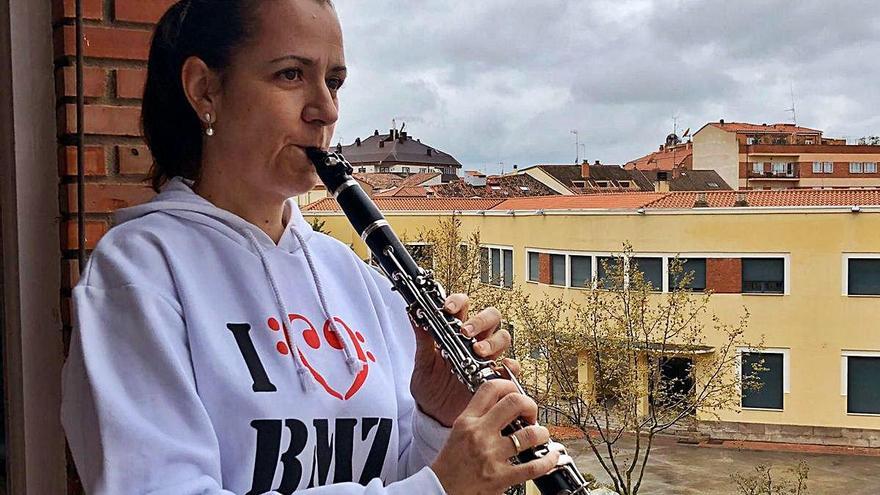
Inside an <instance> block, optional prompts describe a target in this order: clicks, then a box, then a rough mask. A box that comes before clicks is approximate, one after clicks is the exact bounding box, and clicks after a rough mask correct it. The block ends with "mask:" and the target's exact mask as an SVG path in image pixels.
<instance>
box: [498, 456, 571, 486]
mask: <svg viewBox="0 0 880 495" xmlns="http://www.w3.org/2000/svg"><path fill="white" fill-rule="evenodd" d="M557 462H559V452H557V451H555V450H554V451H551V452H550V453H549V454H547V455H546V456H544V457H541V458H539V459H535V460H534V461H529V462H527V463H525V464H517V465H515V466H510V468H509V469H508V470H507V474H506V475H505V476H504V481H505V484H508V486H513V485H519V484H520V483H525V482H526V481H529V480H533V479H535V478H539V477H541V476H544V475H545V474H547V473H549V472H550V471H552V470H553V468H555V467H556V463H557Z"/></svg>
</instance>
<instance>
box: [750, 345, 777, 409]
mask: <svg viewBox="0 0 880 495" xmlns="http://www.w3.org/2000/svg"><path fill="white" fill-rule="evenodd" d="M740 359H741V361H740V363H741V369H742V375H741V376H742V378H743V379H744V380H746V379H747V378H748V377H750V376H755V377H756V378H757V380H758V381H759V382H760V383H761V387H760V388H759V389H757V390H754V389H749V390H744V391H743V393H742V407H744V408H754V409H776V410H779V411H781V410H782V405H783V393H784V392H785V365H786V363H785V354H783V353H781V352H743V353H742V354H741V355H740Z"/></svg>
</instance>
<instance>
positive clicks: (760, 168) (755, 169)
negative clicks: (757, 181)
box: [752, 162, 764, 174]
mask: <svg viewBox="0 0 880 495" xmlns="http://www.w3.org/2000/svg"><path fill="white" fill-rule="evenodd" d="M752 173H753V174H763V173H764V162H755V163H753V164H752Z"/></svg>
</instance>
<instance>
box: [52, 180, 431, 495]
mask: <svg viewBox="0 0 880 495" xmlns="http://www.w3.org/2000/svg"><path fill="white" fill-rule="evenodd" d="M285 222H286V223H287V227H286V228H285V231H284V234H283V235H282V237H281V239H280V241H279V242H278V244H277V245H276V244H275V243H274V242H273V241H272V240H271V239H270V238H269V236H267V235H266V234H265V233H264V232H263V231H261V230H260V229H259V228H257V227H256V226H254V225H252V224H250V223H248V222H246V221H245V220H243V219H242V218H240V217H238V216H236V215H234V214H232V213H229V212H227V211H225V210H221V209H219V208H217V207H215V206H213V205H212V204H211V203H210V202H208V201H207V200H205V199H204V198H201V197H200V196H198V195H196V194H195V193H193V191H192V190H191V189H190V188H189V186H188V184H187V181H184V180H182V179H180V178H176V179H174V180H172V181H170V182H169V183H168V184H167V185H166V186H165V188H163V190H162V192H161V194H159V195H158V196H156V197H155V198H154V199H153V201H151V202H149V203H146V204H144V205H141V206H137V207H134V208H128V209H125V210H120V211H119V212H117V214H116V223H117V225H116V226H115V227H114V228H113V229H111V230H110V231H109V232H108V233H107V235H105V236H104V238H102V239H101V241H100V243H99V245H98V247H97V249H96V250H95V251H94V253H93V254H92V256H91V259H90V260H89V263H88V265H87V266H86V268H85V271H84V273H83V276H82V279H81V280H80V282H79V284H78V285H77V286H76V288H75V289H74V290H73V302H74V308H73V309H74V318H75V325H74V326H75V329H74V333H73V338H72V341H71V345H70V354H69V357H68V359H67V362H66V364H65V367H64V374H63V379H64V397H63V402H62V421H63V424H64V429H65V432H66V434H67V438H68V441H69V444H70V449H71V452H72V454H73V457H74V460H75V462H76V466H77V468H78V470H79V474H80V476H81V478H82V481H83V483H84V485H85V488H86V491H87V493H90V494H93V493H94V494H113V495H116V494H134V493H138V494H140V493H150V494H168V495H191V494H192V495H195V494H200V495H204V494H211V495H214V494H232V493H235V494H248V495H257V494H290V493H292V492H293V491H295V490H305V491H304V493H305V494H313V495H318V494H328V493H332V494H376V495H379V494H388V495H392V494H418V495H421V494H425V495H430V494H442V493H443V488H442V486H441V485H440V483H439V481H438V480H437V477H436V476H435V475H434V473H433V471H431V469H430V468H429V467H426V466H427V465H428V464H429V463H431V462H432V461H433V460H434V458H435V457H436V454H437V452H438V450H439V449H440V447H441V446H442V444H443V443H444V442H445V439H446V437H447V435H448V430H447V429H446V428H443V427H442V426H440V425H439V424H438V423H436V422H434V421H433V420H432V419H430V418H428V417H427V416H425V415H424V414H423V413H421V412H419V411H418V408H417V407H415V404H414V401H413V398H412V396H411V395H410V391H409V382H410V376H411V373H412V368H413V356H414V349H415V339H414V335H413V330H412V326H411V324H410V322H409V319H408V317H407V315H406V313H405V309H404V308H405V305H404V301H403V299H402V298H401V297H400V296H399V295H398V294H396V293H394V292H392V291H391V285H390V283H389V282H388V281H387V280H386V279H385V278H384V277H382V276H381V275H379V274H378V273H377V272H376V271H375V270H373V269H372V268H370V267H369V266H367V265H366V264H365V263H363V262H362V261H361V260H360V259H358V258H357V256H356V255H355V254H354V253H353V252H352V250H351V249H350V248H349V247H348V246H346V245H344V244H342V243H340V242H339V241H337V240H335V239H333V238H331V237H328V236H326V235H323V234H319V233H316V232H314V231H313V230H312V229H311V227H310V226H309V224H308V223H307V222H306V221H305V219H304V218H303V217H302V214H301V213H300V212H299V209H298V208H297V207H296V205H295V203H293V202H292V201H288V202H286V204H285ZM282 315H287V319H286V321H287V322H289V324H288V325H287V327H286V328H285V325H284V322H285V319H284V318H283V317H282ZM285 334H286V336H285ZM325 485H332V486H325ZM364 485H365V486H364ZM322 486H323V488H320V487H322Z"/></svg>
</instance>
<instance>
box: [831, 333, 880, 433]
mask: <svg viewBox="0 0 880 495" xmlns="http://www.w3.org/2000/svg"><path fill="white" fill-rule="evenodd" d="M851 357H869V358H880V351H854V350H842V351H840V396H841V397H846V399H844V401H843V412H844V414H846V415H847V416H868V417H880V413H854V412H849V390H848V389H849V358H851Z"/></svg>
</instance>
